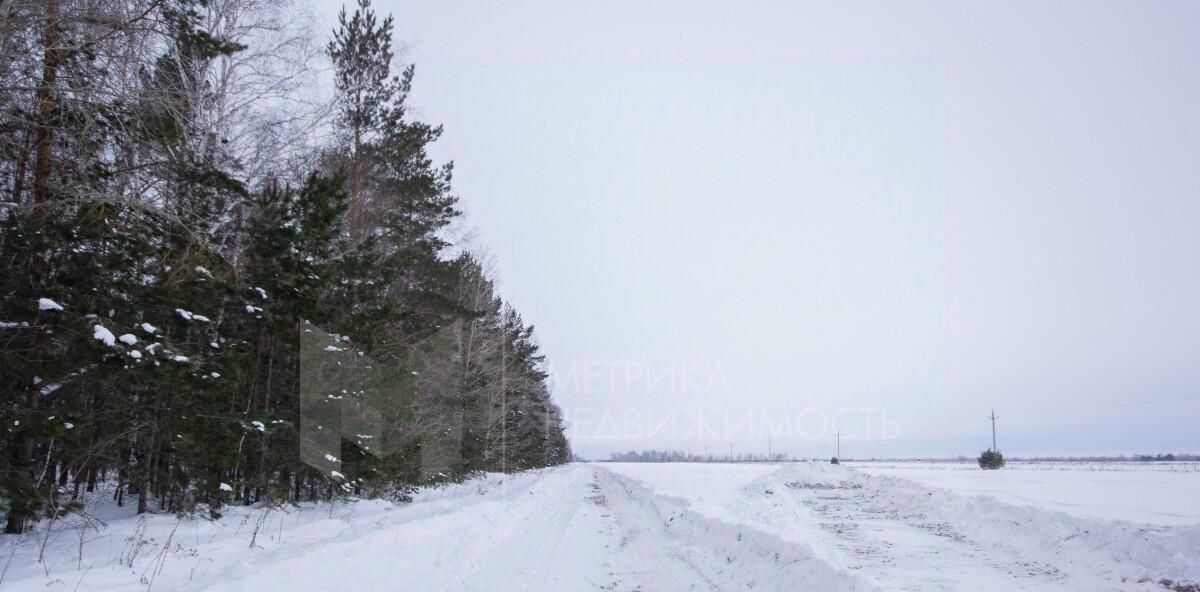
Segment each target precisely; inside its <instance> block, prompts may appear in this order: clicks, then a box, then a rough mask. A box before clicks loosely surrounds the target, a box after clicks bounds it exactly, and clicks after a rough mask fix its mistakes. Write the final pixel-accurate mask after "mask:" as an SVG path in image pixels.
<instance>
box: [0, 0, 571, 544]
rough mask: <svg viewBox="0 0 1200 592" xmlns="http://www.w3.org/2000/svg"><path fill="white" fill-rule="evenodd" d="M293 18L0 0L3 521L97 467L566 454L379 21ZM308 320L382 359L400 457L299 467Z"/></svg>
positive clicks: (176, 477) (289, 497)
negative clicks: (453, 235)
mask: <svg viewBox="0 0 1200 592" xmlns="http://www.w3.org/2000/svg"><path fill="white" fill-rule="evenodd" d="M304 22H305V21H304V19H300V18H297V14H296V11H295V7H294V6H292V5H290V4H289V2H288V0H15V1H13V2H3V3H0V512H3V513H5V515H6V517H7V521H6V530H7V532H10V533H18V532H22V531H24V530H26V529H28V528H29V527H30V525H31V524H33V523H34V521H36V520H37V519H38V518H39V517H42V516H46V515H51V516H52V515H57V514H58V513H60V512H63V511H69V510H70V509H71V504H72V503H73V502H74V501H76V500H77V499H78V498H79V496H80V495H81V492H83V491H93V490H95V489H96V488H97V486H98V485H99V484H102V483H103V484H105V485H106V486H107V487H110V488H111V491H112V493H113V495H114V496H115V497H116V499H117V500H118V501H119V502H121V503H134V504H136V505H137V511H138V512H139V513H140V512H146V511H176V512H183V511H189V510H191V509H193V508H196V507H197V506H198V505H200V504H204V505H207V506H208V507H212V508H218V507H219V506H220V505H221V504H223V503H230V502H239V503H252V502H285V501H300V500H321V499H330V498H331V497H334V496H339V495H345V494H357V495H381V494H386V493H394V492H397V491H403V490H404V488H405V487H408V486H411V485H414V484H419V483H424V482H429V481H434V480H441V479H458V478H461V477H463V476H465V475H469V474H471V473H473V472H476V471H485V470H486V471H499V470H507V471H512V470H521V469H527V468H532V467H543V466H547V465H553V464H556V463H562V462H565V461H567V460H568V459H569V458H570V449H569V447H568V444H567V441H566V439H565V437H564V436H563V427H562V421H561V417H560V412H559V409H558V408H557V407H556V406H555V405H554V404H553V402H552V401H551V399H550V393H549V390H548V388H547V383H546V378H547V375H546V374H545V372H544V370H543V367H542V355H541V353H540V352H539V351H538V346H537V344H536V342H535V340H534V336H533V328H532V327H531V326H529V325H527V324H526V323H525V322H524V321H523V320H522V318H521V316H520V315H519V314H518V313H517V312H516V311H515V310H513V309H512V308H511V307H510V306H508V305H506V304H505V303H504V302H503V301H502V300H501V299H500V297H499V296H498V295H497V294H496V291H495V286H494V284H493V281H492V279H490V278H489V275H488V273H487V270H486V269H485V266H484V265H483V264H482V263H481V261H480V260H479V258H478V257H476V256H474V255H472V254H469V253H466V252H465V251H463V250H462V249H458V250H457V251H456V250H452V247H453V245H451V244H450V238H449V232H448V229H449V228H450V227H451V225H452V224H453V223H454V222H455V221H456V220H457V219H458V217H459V215H460V214H459V211H458V209H457V197H456V196H455V194H454V193H453V191H452V187H451V172H452V168H451V165H450V164H436V163H434V162H433V161H432V159H431V158H430V156H429V155H428V153H427V148H428V147H429V145H430V144H431V143H433V142H434V141H436V140H437V139H438V137H439V135H440V134H441V128H440V127H438V126H435V125H430V124H428V123H423V122H420V121H417V120H415V119H414V118H413V117H411V115H410V113H409V112H408V105H407V98H408V95H409V92H410V90H411V88H412V83H413V76H414V70H413V68H412V66H411V65H408V66H404V67H401V68H399V69H397V68H396V67H395V63H396V59H395V56H394V55H393V49H392V17H390V16H388V17H386V18H380V17H379V16H378V15H376V14H375V12H374V11H373V10H372V8H371V6H370V4H369V0H358V5H357V6H356V7H354V8H353V10H351V11H350V12H346V11H345V10H343V12H342V14H341V15H340V17H339V20H338V26H337V27H336V30H335V31H334V33H333V35H332V38H331V39H329V41H328V43H327V44H321V43H320V42H317V43H314V42H313V39H314V38H315V36H314V35H313V34H312V32H311V31H310V30H308V29H307V28H306V27H305V26H304V25H303V23H304ZM322 63H324V64H325V65H327V66H329V67H331V69H332V73H333V79H334V83H335V87H336V92H335V93H333V96H332V97H331V98H330V99H329V100H323V99H322V98H321V93H320V92H318V90H316V89H318V88H319V84H318V78H317V75H316V73H317V72H318V71H319V70H320V69H321V67H322ZM305 327H316V328H320V329H321V330H322V331H324V332H327V333H329V334H333V335H337V336H338V338H339V339H340V340H341V341H342V342H343V343H344V344H345V349H348V350H349V351H351V352H354V353H355V354H361V355H362V356H364V357H368V358H369V359H370V360H372V361H373V363H374V364H377V365H384V366H386V367H388V368H390V369H391V370H393V372H391V375H392V376H394V377H399V378H397V379H396V380H397V381H398V382H393V383H392V388H393V391H391V394H392V395H394V400H393V401H392V402H391V404H390V406H389V407H388V408H387V409H385V411H386V413H384V414H383V417H382V422H383V423H382V436H381V438H383V439H385V440H387V442H386V446H385V448H386V449H388V450H392V451H396V453H395V454H389V455H380V456H376V455H372V454H367V452H366V450H367V448H368V446H367V445H366V444H364V442H361V441H360V442H354V441H346V440H343V441H342V442H341V444H340V445H339V447H338V449H337V450H330V451H329V452H328V453H327V454H328V456H329V457H330V458H336V459H340V465H339V466H340V468H338V469H337V470H336V471H330V470H320V469H317V468H313V467H311V466H309V465H307V464H305V463H303V462H301V461H300V459H299V458H298V455H297V450H298V448H299V445H298V435H297V424H298V413H299V411H298V406H299V404H300V402H299V400H298V393H299V392H300V391H301V388H302V387H303V386H304V385H303V384H300V381H301V378H300V377H301V366H302V361H303V360H302V359H301V358H302V356H301V342H302V335H303V334H304V331H305ZM334 349H341V348H334ZM306 355H307V354H306ZM330 355H333V354H330ZM344 394H345V397H343V396H342V395H340V394H338V395H337V396H335V394H334V393H331V394H330V403H329V404H331V405H351V404H353V402H354V400H355V398H356V397H358V396H361V395H363V393H361V392H357V391H356V392H347V393H344ZM447 441H449V442H451V443H452V445H453V447H454V454H451V455H449V456H448V457H447V456H446V455H443V456H442V457H440V458H439V459H437V462H436V463H435V465H434V466H430V463H431V462H432V461H431V460H430V456H429V449H430V447H431V443H432V442H438V446H439V447H440V448H441V449H445V447H446V442H447ZM372 445H374V444H372ZM381 445H382V444H381Z"/></svg>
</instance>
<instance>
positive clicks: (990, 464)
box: [979, 449, 1004, 470]
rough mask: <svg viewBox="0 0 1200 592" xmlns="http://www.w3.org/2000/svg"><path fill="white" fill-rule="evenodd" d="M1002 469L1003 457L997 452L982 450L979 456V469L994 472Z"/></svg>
mask: <svg viewBox="0 0 1200 592" xmlns="http://www.w3.org/2000/svg"><path fill="white" fill-rule="evenodd" d="M1002 467H1004V455H1003V454H1000V451H999V450H991V449H988V450H984V451H983V453H981V454H980V455H979V468H981V469H984V470H995V469H999V468H1002Z"/></svg>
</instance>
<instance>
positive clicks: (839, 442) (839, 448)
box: [835, 430, 842, 460]
mask: <svg viewBox="0 0 1200 592" xmlns="http://www.w3.org/2000/svg"><path fill="white" fill-rule="evenodd" d="M835 458H837V459H838V460H842V430H838V431H837V456H836V457H835Z"/></svg>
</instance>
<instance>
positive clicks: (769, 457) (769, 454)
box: [767, 436, 771, 462]
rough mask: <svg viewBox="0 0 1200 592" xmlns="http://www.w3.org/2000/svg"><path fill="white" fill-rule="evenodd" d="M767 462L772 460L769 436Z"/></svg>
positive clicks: (769, 438) (768, 438)
mask: <svg viewBox="0 0 1200 592" xmlns="http://www.w3.org/2000/svg"><path fill="white" fill-rule="evenodd" d="M767 462H771V437H770V436H767Z"/></svg>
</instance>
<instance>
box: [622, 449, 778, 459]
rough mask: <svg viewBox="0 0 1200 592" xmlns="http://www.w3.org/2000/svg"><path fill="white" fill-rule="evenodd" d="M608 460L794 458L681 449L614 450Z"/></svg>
mask: <svg viewBox="0 0 1200 592" xmlns="http://www.w3.org/2000/svg"><path fill="white" fill-rule="evenodd" d="M608 460H609V462H786V461H788V460H794V459H793V458H791V457H789V456H788V455H787V454H784V453H781V452H777V453H773V454H771V455H766V454H755V453H743V454H735V455H733V456H730V455H712V454H694V453H691V452H684V451H682V450H630V451H627V452H614V453H612V454H610V455H609V457H608Z"/></svg>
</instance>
